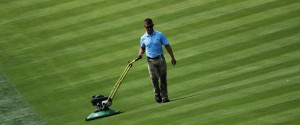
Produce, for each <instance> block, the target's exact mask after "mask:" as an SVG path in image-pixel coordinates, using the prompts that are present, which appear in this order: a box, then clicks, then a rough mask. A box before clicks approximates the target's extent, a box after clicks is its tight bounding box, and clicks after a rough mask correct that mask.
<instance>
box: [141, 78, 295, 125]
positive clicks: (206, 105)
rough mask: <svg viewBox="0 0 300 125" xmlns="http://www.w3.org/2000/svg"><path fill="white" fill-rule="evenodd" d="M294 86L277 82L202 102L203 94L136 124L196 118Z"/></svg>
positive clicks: (291, 88)
mask: <svg viewBox="0 0 300 125" xmlns="http://www.w3.org/2000/svg"><path fill="white" fill-rule="evenodd" d="M283 86H285V88H286V90H285V89H283V88H282V87H283ZM291 86H294V87H291ZM296 86H297V84H296V83H293V84H289V85H282V84H278V82H273V83H268V84H263V85H258V86H254V87H251V88H245V89H240V90H238V91H232V92H226V93H223V94H221V95H218V96H214V94H213V93H212V94H211V95H212V97H211V96H210V98H208V99H206V98H205V99H204V100H203V96H205V94H203V95H199V96H197V97H194V98H188V99H186V100H184V101H181V104H182V105H180V104H178V103H177V107H173V108H167V109H166V110H164V111H159V112H158V113H157V112H153V113H150V114H148V115H151V116H152V117H147V116H140V117H139V120H136V122H139V123H147V122H148V121H151V120H153V119H159V117H161V116H168V117H175V116H176V115H181V116H182V115H183V114H185V113H188V114H192V115H193V116H196V114H198V113H199V112H198V111H199V110H204V109H207V110H208V111H209V109H211V110H213V108H210V106H211V107H212V106H213V105H217V104H220V103H221V104H222V103H226V102H231V101H234V100H236V101H238V100H243V99H245V98H247V97H249V96H252V95H253V94H254V95H255V94H258V95H264V94H265V93H267V92H266V91H270V92H275V91H278V90H280V89H282V90H283V91H281V92H282V93H281V94H285V93H286V92H288V91H289V90H291V91H297V88H298V87H299V86H298V87H296ZM295 87H296V88H295ZM291 91H290V92H291ZM278 94H279V93H278ZM206 96H207V95H206ZM185 102H189V103H188V104H186V103H185ZM183 103H184V104H183ZM197 104H198V105H197ZM170 105H172V104H169V106H168V107H170ZM178 105H180V106H178ZM221 107H222V106H221ZM221 107H220V108H221ZM224 108H225V107H224ZM204 111H205V110H204ZM143 112H145V111H143ZM140 113H142V112H137V113H135V114H136V115H138V116H139V115H140ZM154 113H155V115H153V114H154ZM203 113H204V112H202V114H203Z"/></svg>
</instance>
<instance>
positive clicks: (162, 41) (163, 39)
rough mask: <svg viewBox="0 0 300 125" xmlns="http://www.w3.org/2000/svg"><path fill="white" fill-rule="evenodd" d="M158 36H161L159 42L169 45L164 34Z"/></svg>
mask: <svg viewBox="0 0 300 125" xmlns="http://www.w3.org/2000/svg"><path fill="white" fill-rule="evenodd" d="M160 36H161V37H160V38H161V43H162V44H163V45H164V46H166V45H169V41H168V39H167V38H166V37H165V35H164V34H163V33H161V34H160Z"/></svg>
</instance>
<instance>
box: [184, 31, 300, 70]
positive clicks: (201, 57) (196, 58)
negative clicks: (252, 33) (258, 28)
mask: <svg viewBox="0 0 300 125" xmlns="http://www.w3.org/2000/svg"><path fill="white" fill-rule="evenodd" d="M298 29H299V26H298V27H292V28H289V29H285V30H281V31H278V32H275V33H272V34H267V35H263V36H262V37H257V38H256V39H253V40H249V41H248V42H245V44H242V43H239V44H234V45H231V46H227V47H224V48H221V49H217V50H212V51H207V52H204V53H200V54H196V55H193V56H190V57H187V58H184V60H182V63H185V64H190V63H191V61H192V62H198V63H200V62H203V61H205V60H209V59H213V58H217V57H220V56H224V55H227V54H230V53H231V52H230V51H232V50H233V49H234V48H235V49H238V50H242V49H245V48H248V47H251V46H250V45H252V47H254V46H256V44H252V43H253V42H255V43H257V44H259V43H260V44H261V43H262V41H272V40H276V39H280V38H285V37H289V36H293V35H294V33H297V31H299V30H298ZM275 35H276V36H275ZM250 41H251V42H250ZM246 43H247V44H246ZM245 45H247V46H245ZM298 45H299V43H294V44H291V45H288V46H284V47H282V48H278V49H274V50H270V51H266V52H263V53H260V54H256V55H253V56H249V57H246V58H245V57H244V59H240V60H236V61H232V62H230V63H231V64H238V65H243V64H241V62H244V64H248V63H251V62H252V63H253V62H255V61H259V60H260V59H267V58H272V57H274V56H276V55H274V54H277V53H278V52H282V53H278V55H281V54H284V52H293V51H297V49H296V48H297V46H298ZM289 47H290V48H289ZM279 50H280V51H279ZM232 52H235V51H232ZM272 52H275V53H272ZM266 54H267V55H268V56H266ZM265 56H266V58H265ZM188 60H190V61H188ZM218 68H220V67H218ZM227 68H229V67H226V68H224V69H227ZM221 69H223V68H221ZM194 73H196V74H197V73H199V72H197V71H196V72H191V73H190V74H194ZM190 74H189V75H190Z"/></svg>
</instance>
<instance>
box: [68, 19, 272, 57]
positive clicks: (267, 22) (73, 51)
mask: <svg viewBox="0 0 300 125" xmlns="http://www.w3.org/2000/svg"><path fill="white" fill-rule="evenodd" d="M267 23H269V22H267ZM252 27H253V26H252ZM212 31H214V30H212ZM188 45H190V44H188ZM73 52H74V51H73ZM100 58H101V57H100ZM92 59H93V58H92ZM89 62H93V61H89Z"/></svg>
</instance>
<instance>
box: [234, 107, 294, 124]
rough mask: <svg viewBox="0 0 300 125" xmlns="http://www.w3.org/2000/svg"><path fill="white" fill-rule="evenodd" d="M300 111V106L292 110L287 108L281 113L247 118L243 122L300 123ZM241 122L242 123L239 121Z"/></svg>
mask: <svg viewBox="0 0 300 125" xmlns="http://www.w3.org/2000/svg"><path fill="white" fill-rule="evenodd" d="M299 112H300V108H296V109H295V108H294V109H290V110H285V111H282V112H280V113H273V114H268V115H266V116H263V117H259V118H255V119H251V120H245V121H243V122H242V124H243V125H253V124H257V123H259V124H262V125H266V124H272V125H297V124H299V122H298V118H299ZM237 124H241V123H237Z"/></svg>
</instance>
